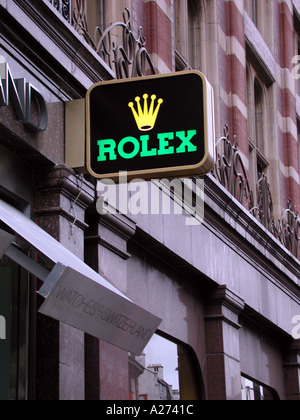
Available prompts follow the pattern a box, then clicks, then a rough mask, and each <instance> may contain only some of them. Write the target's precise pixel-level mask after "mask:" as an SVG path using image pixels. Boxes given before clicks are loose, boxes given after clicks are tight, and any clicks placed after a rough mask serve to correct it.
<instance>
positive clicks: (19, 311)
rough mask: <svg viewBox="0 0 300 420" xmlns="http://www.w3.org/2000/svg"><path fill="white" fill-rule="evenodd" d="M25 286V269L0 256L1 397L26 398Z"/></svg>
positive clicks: (26, 336)
mask: <svg viewBox="0 0 300 420" xmlns="http://www.w3.org/2000/svg"><path fill="white" fill-rule="evenodd" d="M28 287H29V283H28V274H27V272H25V271H24V270H23V269H21V268H20V267H19V266H18V265H17V264H15V263H13V262H12V261H10V260H9V259H8V258H7V257H3V258H2V259H0V315H1V317H2V318H1V319H4V320H5V337H4V338H5V339H0V400H1V401H3V400H26V399H27V394H28V390H27V382H28V381H27V376H28V316H29V310H28V295H29V294H28ZM2 326H3V324H2ZM2 338H3V337H2Z"/></svg>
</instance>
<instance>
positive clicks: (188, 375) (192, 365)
mask: <svg viewBox="0 0 300 420" xmlns="http://www.w3.org/2000/svg"><path fill="white" fill-rule="evenodd" d="M129 381H130V382H129V394H130V395H129V398H130V399H131V400H152V401H155V400H157V401H158V400H182V401H186V400H192V401H196V400H201V399H202V398H203V395H202V391H203V387H202V376H201V372H200V367H199V363H198V361H197V358H196V356H195V354H194V352H193V350H192V349H191V348H190V347H189V346H187V345H185V344H183V343H180V342H176V341H175V340H173V339H170V338H167V337H166V336H162V335H159V334H155V335H154V336H153V337H152V339H151V340H150V342H149V344H148V345H147V347H146V348H145V350H144V352H143V353H142V354H141V355H140V356H139V357H135V356H133V355H130V357H129Z"/></svg>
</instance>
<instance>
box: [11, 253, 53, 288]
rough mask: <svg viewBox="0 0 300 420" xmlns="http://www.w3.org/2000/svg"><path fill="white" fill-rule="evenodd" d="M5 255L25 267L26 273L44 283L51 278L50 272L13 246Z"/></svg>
mask: <svg viewBox="0 0 300 420" xmlns="http://www.w3.org/2000/svg"><path fill="white" fill-rule="evenodd" d="M5 255H6V256H7V257H8V258H10V259H11V260H12V261H14V262H15V263H16V264H18V265H20V266H21V267H23V268H24V269H25V270H26V271H28V272H29V273H31V274H32V275H34V276H35V277H37V278H38V279H40V280H42V281H43V282H44V281H45V280H46V279H47V277H48V276H49V271H48V270H46V269H45V268H44V267H42V266H41V265H40V264H38V263H36V262H35V261H33V260H32V259H31V258H29V257H28V256H27V255H26V254H24V253H23V252H21V251H20V250H19V249H18V248H16V247H15V246H13V245H11V246H10V247H9V248H8V249H7V250H6V252H5Z"/></svg>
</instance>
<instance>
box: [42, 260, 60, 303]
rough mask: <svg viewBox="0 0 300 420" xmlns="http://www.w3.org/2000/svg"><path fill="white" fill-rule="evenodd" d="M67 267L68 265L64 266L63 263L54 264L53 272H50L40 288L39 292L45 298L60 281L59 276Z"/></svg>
mask: <svg viewBox="0 0 300 420" xmlns="http://www.w3.org/2000/svg"><path fill="white" fill-rule="evenodd" d="M65 269H66V266H64V265H63V264H61V263H57V264H56V265H55V266H54V268H53V270H52V271H51V273H49V275H48V277H47V278H46V280H45V282H44V284H43V286H42V287H41V288H40V290H39V291H38V292H37V293H38V294H39V295H40V296H42V297H43V298H45V299H47V297H48V296H49V294H50V293H51V291H52V289H53V287H54V286H55V285H56V283H57V282H58V280H59V278H60V277H61V275H62V273H63V272H64V270H65Z"/></svg>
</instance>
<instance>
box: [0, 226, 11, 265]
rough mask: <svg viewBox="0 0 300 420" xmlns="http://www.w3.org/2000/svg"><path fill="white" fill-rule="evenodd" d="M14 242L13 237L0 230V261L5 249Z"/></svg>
mask: <svg viewBox="0 0 300 420" xmlns="http://www.w3.org/2000/svg"><path fill="white" fill-rule="evenodd" d="M13 240H14V236H13V235H11V234H10V233H8V232H6V231H5V230H2V229H0V259H1V258H2V257H3V255H4V254H5V252H6V251H7V249H8V248H9V247H10V245H11V244H12V242H13Z"/></svg>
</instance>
